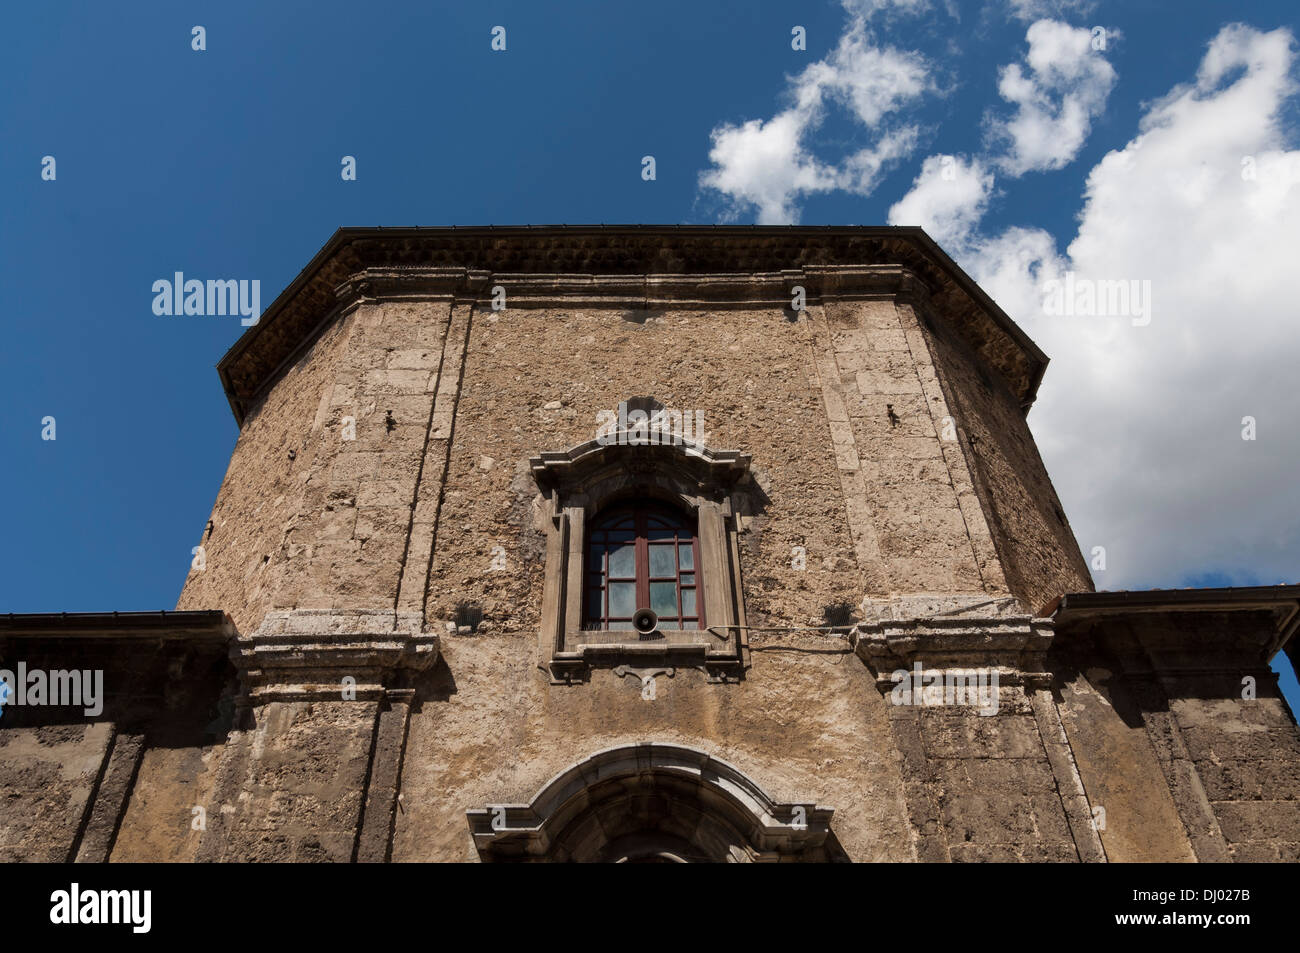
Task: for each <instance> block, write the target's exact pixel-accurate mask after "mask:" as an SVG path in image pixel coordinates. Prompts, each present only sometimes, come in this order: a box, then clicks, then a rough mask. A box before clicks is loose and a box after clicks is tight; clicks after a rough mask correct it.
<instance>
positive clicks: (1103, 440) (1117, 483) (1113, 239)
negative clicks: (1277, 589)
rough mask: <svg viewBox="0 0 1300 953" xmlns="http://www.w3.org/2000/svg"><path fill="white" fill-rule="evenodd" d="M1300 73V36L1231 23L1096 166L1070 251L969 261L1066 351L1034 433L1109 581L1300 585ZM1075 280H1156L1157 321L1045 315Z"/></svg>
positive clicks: (967, 256) (1024, 322)
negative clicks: (1055, 292)
mask: <svg viewBox="0 0 1300 953" xmlns="http://www.w3.org/2000/svg"><path fill="white" fill-rule="evenodd" d="M1293 62H1294V49H1293V38H1292V36H1291V34H1290V33H1289V32H1288V31H1285V30H1276V31H1273V32H1271V33H1262V32H1259V31H1256V30H1253V29H1251V28H1248V27H1243V26H1230V27H1226V28H1224V29H1223V30H1222V31H1221V32H1220V33H1219V34H1218V35H1217V36H1216V37H1215V38H1214V40H1213V41H1212V43H1211V44H1210V47H1209V49H1208V51H1207V53H1206V55H1205V57H1204V59H1203V61H1202V63H1201V67H1200V70H1199V72H1198V74H1197V77H1196V81H1195V83H1192V84H1188V85H1183V86H1179V87H1176V88H1175V89H1173V90H1172V91H1171V92H1170V93H1169V94H1168V95H1167V96H1165V97H1164V98H1162V99H1161V100H1159V101H1158V102H1156V103H1154V104H1152V105H1151V106H1150V107H1149V108H1148V111H1147V113H1146V115H1145V116H1144V118H1143V120H1142V123H1141V126H1140V132H1139V135H1138V136H1136V137H1135V138H1134V139H1133V140H1132V141H1131V142H1129V143H1128V144H1127V145H1126V146H1125V147H1124V148H1122V149H1119V150H1117V151H1113V152H1111V153H1109V154H1108V155H1107V156H1106V157H1105V158H1104V159H1103V160H1102V161H1101V162H1100V163H1099V164H1098V165H1097V166H1096V167H1095V168H1094V169H1093V170H1092V172H1091V173H1090V175H1089V176H1088V180H1087V186H1086V191H1085V204H1084V207H1083V209H1082V212H1081V214H1080V219H1079V228H1078V232H1077V234H1076V236H1075V237H1074V239H1073V241H1071V242H1070V244H1069V247H1068V248H1067V249H1066V254H1065V255H1064V256H1061V255H1058V254H1057V252H1056V249H1055V244H1054V242H1053V241H1052V239H1051V237H1050V236H1048V235H1047V234H1046V233H1045V232H1042V231H1040V230H1031V229H1013V230H1009V231H1007V232H1005V233H1003V234H1001V235H999V236H996V237H992V238H984V239H981V238H979V237H978V236H974V237H972V238H970V239H969V241H968V246H969V247H968V250H967V251H966V252H964V253H961V254H959V258H960V259H961V260H962V261H963V263H964V264H965V265H966V266H967V267H968V268H969V269H970V271H971V272H972V274H973V276H974V277H975V278H976V280H977V281H979V282H980V283H981V284H982V285H983V287H984V288H985V290H987V291H988V292H989V293H990V294H991V295H993V297H994V298H995V300H997V301H998V302H999V303H1000V304H1001V305H1002V306H1003V307H1004V308H1005V309H1006V310H1007V311H1008V312H1009V313H1010V314H1011V315H1012V317H1013V318H1014V319H1015V320H1016V321H1017V322H1018V323H1019V324H1021V326H1022V327H1023V328H1024V329H1025V330H1026V331H1027V332H1028V333H1029V335H1030V336H1031V337H1032V338H1034V340H1035V341H1037V342H1038V343H1039V344H1040V346H1042V347H1043V349H1044V350H1045V351H1046V352H1047V353H1048V354H1049V355H1050V356H1051V357H1052V365H1051V367H1050V368H1049V369H1048V372H1047V376H1046V379H1045V381H1044V384H1043V387H1042V391H1041V395H1040V398H1039V401H1038V404H1037V406H1036V407H1035V409H1034V411H1033V413H1032V414H1031V416H1030V423H1031V426H1032V428H1033V431H1034V433H1035V436H1036V438H1037V440H1038V444H1039V447H1040V449H1041V451H1042V453H1043V456H1044V459H1045V460H1046V462H1047V464H1048V468H1049V470H1050V472H1051V474H1052V477H1053V480H1054V482H1055V484H1056V486H1057V489H1058V490H1059V491H1060V493H1061V496H1062V498H1063V500H1064V502H1065V505H1066V509H1067V511H1068V512H1069V514H1070V518H1071V524H1072V526H1073V527H1074V529H1075V532H1076V534H1077V535H1078V537H1079V541H1080V543H1081V545H1082V546H1083V547H1084V551H1085V553H1088V552H1089V551H1090V550H1091V548H1092V547H1093V546H1105V547H1106V550H1107V558H1108V568H1107V571H1106V572H1102V573H1096V574H1095V576H1096V578H1097V583H1098V586H1099V587H1101V588H1109V589H1118V588H1125V587H1130V586H1151V585H1173V584H1179V583H1180V582H1181V581H1182V580H1183V579H1184V578H1185V577H1186V575H1188V574H1190V573H1197V572H1204V571H1210V570H1222V571H1241V572H1243V573H1245V574H1246V575H1242V576H1240V577H1239V578H1237V580H1236V581H1238V582H1243V581H1246V580H1247V579H1248V578H1249V575H1250V574H1253V575H1254V576H1256V577H1258V578H1260V579H1262V580H1263V581H1264V582H1276V581H1280V580H1283V579H1287V580H1291V581H1295V580H1296V578H1297V577H1300V493H1298V492H1297V491H1296V476H1295V475H1296V473H1297V472H1300V441H1297V440H1296V439H1295V437H1294V434H1295V422H1296V421H1297V420H1298V419H1300V396H1298V395H1297V391H1296V388H1295V387H1294V384H1293V378H1294V376H1295V371H1294V368H1295V367H1296V365H1297V363H1300V334H1298V333H1297V321H1298V320H1300V315H1298V311H1300V309H1298V308H1297V305H1296V301H1297V296H1296V291H1295V277H1294V276H1295V273H1296V267H1295V258H1296V246H1297V238H1298V237H1300V151H1288V150H1287V142H1286V135H1285V132H1284V130H1283V128H1282V126H1281V123H1280V120H1279V115H1280V112H1281V109H1282V107H1283V106H1284V105H1285V104H1287V101H1288V99H1289V98H1290V97H1293V96H1294V95H1295V88H1294V85H1293V82H1292V79H1291V72H1292V66H1293ZM1243 172H1245V176H1243ZM1252 173H1253V174H1254V176H1255V178H1254V179H1251V178H1249V176H1250V174H1252ZM909 198H910V196H909ZM958 198H959V201H958V208H959V209H961V208H968V207H969V202H968V201H967V202H966V203H965V204H964V205H963V203H962V201H961V200H960V197H958ZM904 201H905V202H906V201H907V200H906V199H905V200H904ZM901 204H903V203H900V205H901ZM896 208H897V206H896ZM932 214H936V215H938V214H940V213H938V212H934V213H932ZM1067 270H1068V271H1072V272H1073V273H1074V275H1075V277H1076V279H1077V280H1085V281H1088V280H1115V279H1131V280H1138V281H1149V282H1150V287H1151V292H1152V314H1151V321H1150V324H1149V325H1147V326H1145V327H1135V326H1134V325H1133V322H1132V320H1131V319H1129V318H1125V317H1112V318H1099V317H1053V316H1049V315H1047V314H1045V313H1044V311H1043V308H1042V299H1043V282H1044V281H1045V280H1047V279H1049V278H1052V277H1059V276H1061V275H1062V274H1064V272H1066V271H1067ZM1246 416H1252V417H1255V418H1256V420H1257V423H1258V439H1257V440H1255V441H1254V442H1250V441H1244V440H1242V439H1241V429H1242V424H1241V420H1242V418H1243V417H1246Z"/></svg>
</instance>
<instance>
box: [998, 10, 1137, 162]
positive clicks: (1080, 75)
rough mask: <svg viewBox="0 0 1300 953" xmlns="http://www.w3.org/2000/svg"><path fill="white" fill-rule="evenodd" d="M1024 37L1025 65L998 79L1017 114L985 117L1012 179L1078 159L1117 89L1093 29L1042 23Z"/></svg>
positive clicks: (1006, 70) (1000, 90) (1012, 66)
mask: <svg viewBox="0 0 1300 953" xmlns="http://www.w3.org/2000/svg"><path fill="white" fill-rule="evenodd" d="M1025 39H1026V40H1027V41H1028V43H1029V52H1028V53H1027V54H1026V55H1025V63H1024V66H1022V65H1021V64H1019V63H1011V64H1010V65H1008V66H1004V67H1003V68H1002V70H1001V72H1000V75H999V81H998V95H1000V96H1001V97H1002V98H1003V99H1005V100H1006V101H1007V102H1009V103H1011V104H1012V105H1013V106H1015V107H1016V108H1015V112H1014V114H1012V115H1011V116H1010V117H1001V118H1000V117H998V116H997V115H996V114H995V113H990V114H989V115H988V116H987V117H986V124H987V127H988V132H989V138H990V140H991V141H992V142H993V143H994V144H995V145H996V146H997V147H998V148H1000V149H1002V150H1003V151H1002V153H1001V154H1000V155H999V156H998V159H997V164H998V167H999V168H1001V169H1002V170H1003V171H1004V172H1006V173H1008V174H1009V175H1013V176H1018V175H1023V174H1024V173H1026V172H1032V171H1044V170H1048V169H1060V168H1062V167H1063V166H1065V165H1067V164H1068V163H1069V162H1070V161H1071V160H1073V159H1074V157H1075V156H1076V155H1078V153H1079V149H1080V148H1082V147H1083V144H1084V142H1085V141H1086V140H1087V138H1088V132H1089V131H1090V130H1091V128H1092V122H1093V120H1094V119H1095V118H1096V117H1097V116H1099V115H1100V114H1101V112H1102V110H1103V109H1104V108H1105V106H1106V97H1107V96H1109V95H1110V91H1111V88H1112V87H1113V86H1114V85H1115V69H1114V67H1112V66H1111V65H1110V63H1108V62H1107V61H1106V59H1105V58H1104V57H1103V56H1102V54H1101V52H1100V51H1099V50H1096V49H1094V45H1095V41H1094V35H1093V32H1092V31H1091V30H1087V29H1083V28H1076V27H1072V26H1069V25H1068V24H1066V23H1061V22H1060V21H1057V20H1039V21H1038V22H1037V23H1034V24H1033V25H1032V26H1030V27H1029V30H1028V32H1027V33H1026V34H1025Z"/></svg>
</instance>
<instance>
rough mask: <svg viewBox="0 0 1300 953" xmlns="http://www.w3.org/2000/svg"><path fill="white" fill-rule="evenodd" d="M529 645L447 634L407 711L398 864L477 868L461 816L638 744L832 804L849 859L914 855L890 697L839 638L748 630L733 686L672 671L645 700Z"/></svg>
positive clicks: (622, 683) (782, 795) (631, 684)
mask: <svg viewBox="0 0 1300 953" xmlns="http://www.w3.org/2000/svg"><path fill="white" fill-rule="evenodd" d="M534 648H535V646H534V645H533V644H525V642H524V640H522V639H520V638H517V637H514V636H512V635H508V634H497V635H487V636H464V637H455V638H448V639H446V640H444V658H445V666H439V668H438V670H437V671H436V672H434V673H432V675H431V677H430V679H429V681H428V683H427V684H425V685H423V686H421V689H420V693H419V698H420V701H419V702H418V703H417V705H416V710H415V711H414V712H413V713H412V716H411V725H410V735H409V739H408V742H407V748H406V756H405V761H404V767H403V772H402V795H403V797H402V801H401V804H402V811H400V812H399V813H398V816H397V824H396V829H395V836H394V843H393V859H394V860H453V861H467V860H477V854H476V853H475V852H474V849H473V845H472V844H471V842H470V839H469V831H468V828H467V825H466V817H465V811H466V810H468V809H472V808H484V807H487V806H488V805H490V804H505V803H527V802H528V801H529V800H530V799H531V798H532V797H533V796H534V795H535V794H536V793H537V792H538V791H539V790H540V789H541V788H542V786H543V785H544V784H545V783H546V782H547V781H549V780H550V779H551V778H552V777H553V776H554V775H556V774H558V773H559V772H560V771H562V770H563V769H565V768H568V767H569V766H570V765H572V764H574V763H576V762H579V761H581V760H583V759H584V758H587V757H589V756H590V755H591V754H593V753H594V752H596V751H599V750H601V749H604V748H608V747H613V746H615V745H621V744H633V743H636V742H642V741H646V740H654V741H658V742H666V743H673V744H679V745H683V746H686V747H692V748H699V749H701V750H704V751H707V752H708V753H709V754H712V755H714V756H715V757H717V758H719V759H721V760H723V761H727V762H729V763H730V764H732V765H734V766H735V767H736V768H738V769H740V770H741V771H743V772H744V773H746V774H747V775H749V777H750V778H752V779H753V780H754V781H755V782H756V783H757V784H759V785H760V786H761V787H763V788H764V790H766V791H767V792H768V793H769V794H770V795H772V796H773V797H774V798H776V799H778V800H792V801H796V800H797V801H808V802H811V801H816V802H817V803H818V804H823V805H827V806H830V807H833V808H834V809H835V819H834V822H833V824H832V829H833V831H834V833H835V835H836V837H837V838H838V840H839V843H840V844H841V846H842V847H843V849H844V850H845V851H846V852H847V853H848V854H849V856H850V857H851V858H852V859H854V860H859V861H866V860H873V861H880V860H910V859H912V858H913V857H914V856H915V855H914V851H913V849H912V844H911V833H910V831H909V830H908V828H907V822H906V817H905V813H904V810H903V804H902V790H901V783H900V778H899V768H898V763H897V758H896V755H895V753H894V749H893V746H892V744H891V742H890V737H889V726H888V722H887V719H886V711H885V703H884V701H883V700H882V699H881V697H880V695H879V693H878V692H877V691H876V690H875V687H874V685H873V684H872V678H871V675H870V673H869V672H868V671H867V670H866V668H865V667H864V666H863V665H862V664H861V663H860V662H858V661H857V659H856V658H855V657H854V656H852V655H851V654H849V653H848V650H847V648H846V647H845V645H844V643H843V641H837V640H831V639H825V638H818V637H816V636H811V637H810V636H808V635H806V634H805V635H803V636H802V637H799V636H798V635H795V636H790V635H782V636H779V637H778V636H777V635H775V634H774V635H773V636H771V637H770V638H762V637H756V638H755V640H754V668H753V669H752V670H751V672H750V677H749V678H747V679H746V680H745V681H744V682H741V683H739V684H732V685H718V684H709V683H708V682H707V681H706V679H705V677H704V675H703V673H701V672H698V671H695V670H692V669H679V670H678V671H677V673H676V674H675V675H674V676H673V677H671V678H668V677H659V678H658V679H656V697H655V699H654V700H653V701H647V700H643V699H642V697H641V694H642V687H641V682H640V680H639V679H637V678H635V677H627V678H619V677H618V676H616V675H615V674H614V673H613V672H611V671H608V670H598V671H596V672H594V673H593V674H592V677H591V681H590V682H589V683H588V684H584V685H574V686H553V685H550V684H549V680H548V678H547V676H546V675H545V674H544V673H543V672H540V671H538V669H537V658H536V655H535V652H534Z"/></svg>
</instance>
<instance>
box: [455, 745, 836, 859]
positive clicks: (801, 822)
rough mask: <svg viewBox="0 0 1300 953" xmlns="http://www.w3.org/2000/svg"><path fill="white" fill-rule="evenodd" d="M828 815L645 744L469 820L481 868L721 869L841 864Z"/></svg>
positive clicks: (730, 770) (705, 757)
mask: <svg viewBox="0 0 1300 953" xmlns="http://www.w3.org/2000/svg"><path fill="white" fill-rule="evenodd" d="M833 813H834V812H833V810H832V809H831V808H828V807H823V806H819V805H816V804H814V803H811V802H802V803H801V802H792V803H778V802H776V801H774V800H773V799H772V798H771V797H769V796H768V795H767V794H766V793H765V792H764V791H763V789H762V788H761V787H759V786H758V784H756V783H755V782H754V781H753V780H751V779H750V778H749V777H747V776H746V775H745V774H744V773H743V772H741V771H739V770H738V769H736V768H734V767H732V766H731V765H730V764H728V763H726V762H725V761H721V760H719V759H717V758H714V757H713V756H712V755H709V754H708V753H706V752H704V751H700V750H698V749H696V748H689V747H684V746H680V745H671V744H660V743H655V742H649V743H641V744H634V745H623V746H620V747H615V748H607V749H605V750H604V751H600V752H597V753H596V754H594V755H592V756H591V757H589V758H586V759H584V760H583V761H580V762H577V763H575V764H573V765H571V766H570V767H568V768H566V769H565V770H564V771H561V772H560V773H559V774H558V775H556V776H555V777H554V778H552V779H551V780H550V781H549V782H548V783H547V784H545V785H544V786H543V787H542V789H541V790H540V791H538V792H537V795H536V796H535V797H534V798H533V799H532V801H530V802H529V803H528V804H495V805H491V804H490V805H488V806H487V807H486V808H484V809H479V810H473V811H469V812H468V818H469V825H470V830H471V832H472V835H473V838H474V844H475V846H476V847H477V848H478V851H479V856H480V857H481V858H482V859H483V860H485V861H511V860H514V861H552V862H578V863H602V862H604V863H627V862H632V863H644V862H658V863H725V862H748V861H773V860H805V861H825V860H842V859H844V854H843V851H842V850H841V849H840V847H839V844H838V842H837V841H836V840H835V836H834V834H833V833H832V832H831V829H830V822H831V816H832V814H833Z"/></svg>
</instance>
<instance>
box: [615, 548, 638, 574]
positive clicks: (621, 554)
mask: <svg viewBox="0 0 1300 953" xmlns="http://www.w3.org/2000/svg"><path fill="white" fill-rule="evenodd" d="M609 574H610V575H611V576H628V577H631V576H635V575H636V547H635V546H632V545H627V546H615V547H613V548H612V549H610V551H609Z"/></svg>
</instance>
